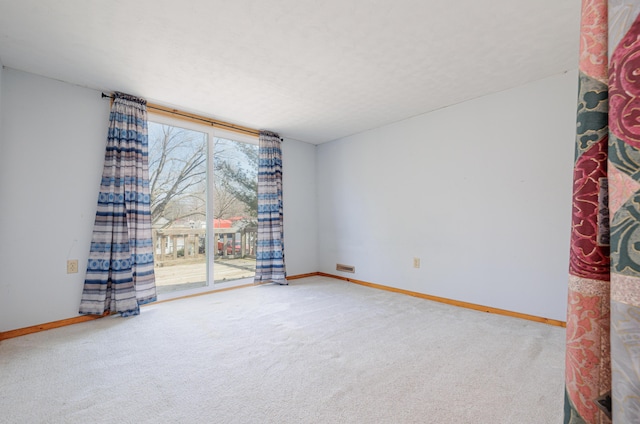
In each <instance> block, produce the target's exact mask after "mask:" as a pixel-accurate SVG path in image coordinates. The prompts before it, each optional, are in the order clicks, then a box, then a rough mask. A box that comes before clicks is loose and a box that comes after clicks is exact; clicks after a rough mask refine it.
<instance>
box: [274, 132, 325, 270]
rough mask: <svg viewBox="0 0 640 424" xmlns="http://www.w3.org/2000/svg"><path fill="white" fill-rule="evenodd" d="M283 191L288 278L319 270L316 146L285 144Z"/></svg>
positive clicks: (289, 141)
mask: <svg viewBox="0 0 640 424" xmlns="http://www.w3.org/2000/svg"><path fill="white" fill-rule="evenodd" d="M282 168H283V170H282V180H283V181H282V191H283V200H282V201H283V205H284V243H285V255H286V256H285V264H286V267H287V275H290V276H292V275H299V274H306V273H309V272H316V271H317V270H318V262H317V257H318V236H317V234H318V233H317V230H318V208H317V203H316V191H317V190H316V146H315V145H313V144H307V143H303V142H299V141H295V140H291V139H285V140H284V141H283V143H282Z"/></svg>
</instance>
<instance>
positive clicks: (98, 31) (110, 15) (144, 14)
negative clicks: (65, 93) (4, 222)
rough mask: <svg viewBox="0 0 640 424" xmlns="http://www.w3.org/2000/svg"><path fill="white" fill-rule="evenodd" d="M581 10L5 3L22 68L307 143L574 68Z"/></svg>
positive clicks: (5, 27)
mask: <svg viewBox="0 0 640 424" xmlns="http://www.w3.org/2000/svg"><path fill="white" fill-rule="evenodd" d="M579 17H580V2H579V1H577V0H560V1H559V0H536V1H531V0H526V1H525V0H485V1H478V0H415V1H413V0H377V1H376V0H368V1H365V0H322V1H311V0H269V1H265V0H233V1H231V0H227V1H223V0H56V1H42V0H0V61H2V63H3V64H4V65H5V66H6V67H10V68H14V69H19V70H24V71H28V72H32V73H35V74H39V75H44V76H47V77H51V78H55V79H59V80H63V81H67V82H70V83H73V84H78V85H81V86H86V87H91V88H95V89H97V90H105V91H112V90H118V91H124V92H128V93H131V94H134V95H139V96H142V97H145V98H147V99H148V100H149V101H152V102H154V103H160V104H164V105H168V106H173V107H178V108H180V109H183V110H186V111H190V112H196V113H201V114H204V115H207V116H211V117H215V118H219V119H223V120H227V121H229V122H233V123H236V124H241V125H246V126H249V127H253V128H258V129H270V130H273V131H277V132H279V133H280V134H281V135H283V136H285V137H289V138H293V139H297V140H301V141H307V142H310V143H322V142H326V141H330V140H334V139H336V138H340V137H343V136H346V135H350V134H354V133H358V132H361V131H365V130H367V129H371V128H375V127H378V126H381V125H384V124H387V123H391V122H395V121H398V120H402V119H406V118H408V117H411V116H415V115H419V114H421V113H425V112H428V111H431V110H435V109H438V108H442V107H445V106H448V105H451V104H455V103H459V102H461V101H465V100H469V99H472V98H475V97H479V96H483V95H486V94H489V93H492V92H497V91H501V90H505V89H508V88H512V87H515V86H518V85H521V84H524V83H527V82H530V81H534V80H538V79H541V78H545V77H547V76H551V75H555V74H558V73H561V72H564V71H567V70H571V69H576V68H577V64H578V43H579V38H578V36H579Z"/></svg>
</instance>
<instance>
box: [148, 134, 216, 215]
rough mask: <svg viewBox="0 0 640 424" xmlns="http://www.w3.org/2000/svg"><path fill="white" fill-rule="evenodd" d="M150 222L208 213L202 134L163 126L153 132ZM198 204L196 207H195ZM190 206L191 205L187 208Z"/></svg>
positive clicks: (204, 149)
mask: <svg viewBox="0 0 640 424" xmlns="http://www.w3.org/2000/svg"><path fill="white" fill-rule="evenodd" d="M150 136H151V137H150V140H149V188H150V192H151V222H152V224H157V223H158V222H159V221H160V219H161V218H165V219H166V220H167V223H166V225H170V224H171V223H172V222H173V221H175V220H176V219H181V218H185V217H191V216H193V215H196V214H199V215H202V216H203V217H204V216H205V207H204V204H205V203H204V199H205V189H206V176H207V167H206V159H207V144H206V140H205V139H204V137H202V136H201V133H198V132H195V131H189V130H184V129H182V128H177V127H172V126H168V125H161V126H160V128H159V130H158V131H153V132H150ZM194 204H195V205H196V208H195V209H194V208H193V206H194ZM188 206H190V207H188Z"/></svg>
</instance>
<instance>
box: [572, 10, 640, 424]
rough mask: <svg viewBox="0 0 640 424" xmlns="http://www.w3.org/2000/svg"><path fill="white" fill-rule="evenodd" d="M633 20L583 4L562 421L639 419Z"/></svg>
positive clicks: (639, 61) (639, 85)
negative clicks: (563, 417) (563, 413)
mask: <svg viewBox="0 0 640 424" xmlns="http://www.w3.org/2000/svg"><path fill="white" fill-rule="evenodd" d="M639 16H640V2H638V1H629V0H609V1H607V0H583V3H582V25H581V35H580V63H579V68H580V69H579V71H580V72H579V74H580V75H579V94H578V113H577V137H576V150H575V152H576V154H575V166H574V190H573V219H572V236H571V250H570V252H571V253H570V266H569V274H570V276H569V302H568V310H567V349H566V378H565V382H566V385H565V387H566V393H565V420H564V422H565V423H566V424H576V423H610V422H612V421H611V419H613V422H614V423H640V101H639V100H638V94H640V19H639Z"/></svg>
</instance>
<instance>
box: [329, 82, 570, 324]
mask: <svg viewBox="0 0 640 424" xmlns="http://www.w3.org/2000/svg"><path fill="white" fill-rule="evenodd" d="M576 93H577V72H569V73H567V74H563V75H558V76H554V77H551V78H547V79H545V80H542V81H537V82H535V83H532V84H528V85H526V86H522V87H519V88H516V89H512V90H508V91H505V92H501V93H497V94H493V95H490V96H486V97H483V98H479V99H475V100H473V101H469V102H465V103H462V104H458V105H455V106H452V107H448V108H445V109H441V110H438V111H435V112H432V113H428V114H425V115H421V116H418V117H414V118H412V119H408V120H405V121H402V122H398V123H395V124H392V125H388V126H385V127H382V128H379V129H376V130H372V131H368V132H366V133H362V134H358V135H354V136H351V137H347V138H344V139H341V140H337V141H335V142H331V143H327V144H323V145H320V146H319V147H318V164H317V170H318V182H317V184H318V240H319V247H318V252H319V266H320V271H323V272H328V273H333V274H338V275H344V276H347V277H352V278H355V279H359V280H364V281H369V282H374V283H378V284H383V285H388V286H392V287H397V288H402V289H406V290H411V291H416V292H420V293H427V294H431V295H435V296H441V297H445V298H449V299H456V300H461V301H465V302H471V303H477V304H481V305H486V306H491V307H496V308H502V309H506V310H510V311H516V312H521V313H527V314H532V315H536V316H542V317H547V318H552V319H558V320H564V319H565V311H566V287H567V285H566V280H567V268H568V265H567V264H568V251H569V229H570V218H571V189H572V164H573V142H574V136H575V108H576ZM413 257H419V258H420V259H421V262H422V264H421V265H422V266H421V268H420V269H414V268H413V267H412V265H413V264H412V261H413ZM336 263H343V264H348V265H355V267H356V273H355V274H342V273H340V272H337V271H335V265H336Z"/></svg>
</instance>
